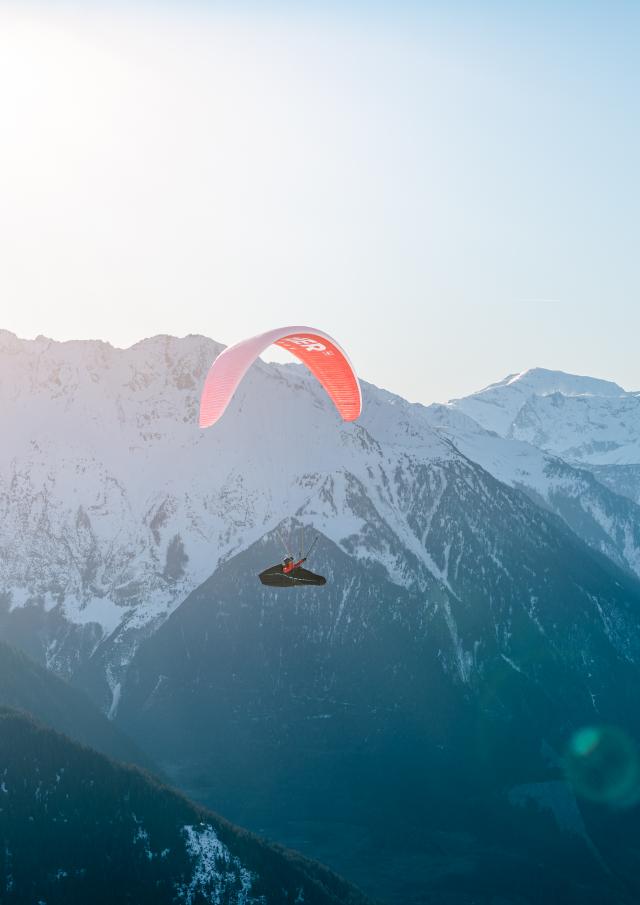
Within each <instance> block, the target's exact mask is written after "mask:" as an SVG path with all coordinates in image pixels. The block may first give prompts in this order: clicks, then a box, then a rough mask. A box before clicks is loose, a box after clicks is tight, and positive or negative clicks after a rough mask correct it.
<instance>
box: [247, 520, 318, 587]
mask: <svg viewBox="0 0 640 905" xmlns="http://www.w3.org/2000/svg"><path fill="white" fill-rule="evenodd" d="M278 534H279V535H280V541H281V542H282V546H283V547H284V548H285V550H286V551H288V547H287V545H286V544H285V542H284V541H283V540H282V535H281V534H280V531H279V530H278ZM317 542H318V538H317V537H316V538H315V540H314V542H313V543H312V544H311V546H310V547H309V549H308V550H307V552H306V554H304V556H303V555H302V550H303V549H304V528H301V549H300V554H301V556H300V559H298V560H295V559H294V558H293V556H291V554H290V553H289V552H287V554H286V556H285V558H284V560H283V561H282V562H281V563H279V564H278V565H277V566H270V567H269V568H268V569H265V570H264V572H261V573H260V575H259V578H260V581H261V582H262V584H265V585H269V586H271V587H276V588H293V587H296V586H297V587H300V586H304V585H316V586H320V585H323V584H326V583H327V579H326V578H324V577H323V576H322V575H316V574H315V573H314V572H309V570H308V569H303V568H302V564H303V563H305V562H306V561H307V559H308V557H309V555H310V553H311V551H312V550H313V548H314V547H315V545H316V543H317Z"/></svg>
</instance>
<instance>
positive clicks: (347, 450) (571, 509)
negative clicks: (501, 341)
mask: <svg viewBox="0 0 640 905" xmlns="http://www.w3.org/2000/svg"><path fill="white" fill-rule="evenodd" d="M220 348H221V347H220V346H219V345H217V344H215V343H213V342H211V341H210V340H207V339H204V338H203V337H187V338H186V339H183V340H178V339H175V338H171V337H155V338H154V339H151V340H147V341H145V342H143V343H140V344H138V345H137V346H134V347H133V348H131V349H128V350H117V349H113V348H112V347H110V346H108V345H105V344H102V343H65V344H58V343H53V342H51V341H50V340H46V339H43V338H40V339H38V340H36V341H34V342H23V341H20V340H17V339H16V338H15V337H13V336H11V335H10V334H6V333H4V334H3V333H0V403H1V405H2V410H3V417H4V418H5V423H6V425H7V433H6V437H7V441H6V443H3V445H2V447H1V448H0V509H1V511H2V515H3V517H2V519H1V520H0V637H2V638H5V639H8V640H11V641H13V642H14V643H15V644H16V645H18V646H21V647H23V648H24V649H26V650H28V651H29V652H30V653H31V655H32V656H33V657H35V658H36V659H38V660H40V661H41V662H43V663H45V664H47V665H49V666H51V667H52V668H53V669H55V670H56V671H57V672H59V673H61V674H62V675H64V676H67V677H68V678H70V679H71V681H73V682H74V683H77V684H81V685H82V687H83V688H84V689H86V690H87V691H88V692H89V693H90V694H91V695H92V696H93V698H94V700H95V701H96V702H98V704H99V705H100V706H101V707H102V709H103V710H104V711H105V712H106V713H108V714H109V715H110V716H111V717H112V718H113V719H115V720H116V722H120V723H121V724H122V725H123V726H124V727H125V728H127V729H128V730H129V731H130V732H131V733H132V734H133V735H134V736H135V738H136V739H137V741H138V743H139V744H141V745H143V746H145V747H148V750H149V751H150V753H151V754H152V756H154V757H155V758H156V759H157V760H158V761H160V762H161V764H162V766H163V768H164V769H165V770H166V771H167V772H169V773H170V774H171V776H172V777H173V778H174V779H175V781H177V782H179V783H180V785H181V786H182V787H183V788H186V789H188V790H190V791H191V792H192V793H193V794H194V795H197V796H198V797H199V798H200V799H201V800H204V801H206V802H207V803H209V804H212V805H214V806H215V807H216V808H220V809H221V810H224V811H225V812H227V813H229V815H230V816H233V817H234V818H235V819H238V820H241V821H246V822H248V823H249V824H251V826H252V827H255V828H261V829H266V830H267V831H269V832H271V833H272V834H273V835H274V836H276V837H277V838H279V839H281V840H284V841H288V842H290V843H291V844H293V845H295V847H298V848H300V847H301V848H303V849H305V850H306V851H309V852H313V853H315V854H316V855H318V856H320V857H326V859H327V860H328V861H330V863H331V864H332V865H334V866H336V867H337V868H338V869H341V870H342V871H346V872H347V873H348V874H349V875H350V876H351V877H353V878H355V879H356V880H358V881H359V882H360V883H362V884H363V885H365V884H366V886H367V889H368V890H369V891H371V892H372V893H380V894H381V895H382V894H384V896H385V897H386V898H387V899H388V900H389V901H394V902H403V903H407V902H415V903H418V902H421V901H423V900H425V901H429V896H440V897H441V899H440V900H441V901H443V902H444V901H446V902H451V903H458V902H459V903H465V905H466V903H471V902H473V901H475V899H474V898H473V896H474V895H476V894H477V893H478V892H482V893H483V894H486V895H493V894H495V895H498V894H503V893H504V897H505V900H506V901H514V902H516V901H525V902H530V901H537V900H535V899H532V898H531V897H530V895H529V893H528V892H527V891H526V890H527V889H529V888H533V887H534V886H536V884H538V886H539V888H540V890H541V893H540V894H541V896H543V897H544V896H546V900H547V901H549V900H553V897H554V896H556V899H557V900H562V901H566V902H574V901H575V902H578V901H579V902H591V901H593V902H596V901H597V902H601V901H607V900H611V899H610V898H609V899H607V897H610V896H611V895H612V894H613V893H614V892H615V895H617V896H619V898H618V899H614V901H618V900H619V901H626V899H625V896H627V895H628V891H629V890H628V887H629V884H631V888H632V892H633V891H634V890H635V887H634V886H633V883H634V882H635V881H633V880H632V879H630V878H631V877H632V872H631V871H630V867H629V866H630V865H631V864H632V863H633V859H634V858H635V857H636V854H637V853H634V851H633V847H632V846H631V843H630V842H629V841H628V840H626V841H625V840H624V839H622V840H618V845H617V849H616V851H618V852H619V854H615V853H614V852H613V849H612V847H611V840H612V839H614V838H617V837H616V834H615V833H614V832H613V831H612V828H611V826H610V825H609V824H607V820H606V819H605V815H603V814H602V813H601V812H598V811H597V809H596V811H595V812H593V811H592V810H588V809H586V808H585V806H584V805H580V806H579V805H578V804H576V801H575V799H574V798H573V796H572V793H571V791H570V789H568V787H567V786H566V785H565V784H564V781H563V771H562V757H563V752H564V749H565V746H566V744H567V742H568V739H569V737H570V735H571V733H572V731H573V730H574V729H577V728H579V727H580V726H582V725H588V724H592V723H614V724H615V725H618V726H622V727H624V728H625V730H626V731H627V732H629V733H630V734H631V735H634V734H638V730H639V727H638V725H637V721H638V717H637V706H636V703H635V697H634V689H635V688H637V686H638V679H639V678H640V677H639V676H638V664H639V658H640V632H639V630H638V629H639V625H638V620H639V614H640V583H639V581H638V575H640V507H639V506H638V503H637V500H636V498H635V496H634V491H633V488H634V486H635V484H634V480H635V477H634V475H635V472H634V471H633V470H634V469H635V468H636V463H640V454H639V455H637V458H636V459H634V458H633V457H634V455H635V453H634V452H633V450H634V449H636V451H637V446H636V447H634V444H635V443H636V440H635V437H636V434H635V433H634V430H635V428H634V426H633V425H634V424H635V422H634V420H633V419H634V418H635V415H634V412H635V409H634V408H633V406H634V405H635V404H636V400H637V397H636V396H634V394H628V393H625V391H624V390H622V389H621V388H620V387H617V386H616V385H615V384H610V383H608V382H606V381H597V380H592V379H591V378H579V377H573V376H572V375H565V374H561V373H560V372H546V371H532V372H526V373H525V374H523V375H516V376H514V377H510V378H507V379H506V380H505V381H502V382H501V383H500V384H496V385H494V386H493V387H490V388H487V390H486V391H482V392H481V393H479V394H475V396H474V397H468V399H467V400H457V401H456V402H454V403H451V404H450V405H448V406H433V407H429V408H425V407H423V406H419V405H411V404H409V403H407V402H405V401H404V400H402V399H399V398H398V397H396V396H393V395H392V394H390V393H387V392H385V391H383V390H380V389H378V388H376V387H373V386H370V385H365V387H364V412H363V417H362V419H360V421H359V422H357V423H355V424H343V423H341V422H340V421H339V419H338V417H337V415H336V413H335V412H334V410H333V409H332V407H331V405H330V403H329V401H328V399H327V398H326V396H325V394H324V392H323V391H322V389H321V388H320V387H319V386H318V385H317V384H316V383H315V382H314V381H313V379H312V378H311V377H310V376H309V375H308V374H307V372H306V371H305V370H304V369H303V368H302V367H301V366H295V365H292V366H276V365H266V364H264V363H261V362H260V363H258V364H257V365H256V366H254V368H253V369H252V370H251V372H250V373H249V374H248V376H247V378H246V380H245V382H244V383H243V384H242V386H241V388H240V390H239V391H238V393H237V394H236V397H235V399H234V401H233V403H232V405H231V407H230V409H229V410H228V411H227V413H226V414H225V416H224V418H223V419H222V420H221V422H220V423H219V425H216V428H215V429H213V430H211V431H208V432H200V431H199V430H198V429H197V426H196V425H197V406H198V397H199V389H200V386H201V383H202V380H203V378H204V375H205V373H206V370H207V368H208V367H209V365H210V362H211V359H212V358H213V357H214V356H215V355H216V354H217V353H218V351H219V350H220ZM476 397H477V398H476ZM560 397H561V399H560ZM554 400H555V401H554ZM561 406H562V407H564V410H565V411H566V412H567V413H573V414H571V416H570V417H569V416H568V415H567V416H566V417H565V422H564V427H563V429H562V430H563V431H564V433H562V431H560V429H559V428H557V418H558V417H559V416H557V411H558V410H559V409H560V407H561ZM623 409H624V412H623ZM605 410H606V412H608V415H607V417H608V420H607V418H606V417H605ZM534 411H535V418H534V414H533V413H534ZM585 411H586V412H591V413H592V414H591V415H589V416H588V417H587V416H585V417H583V418H582V421H580V420H579V418H578V413H579V412H585ZM527 412H529V414H527ZM487 413H488V414H487ZM554 413H556V414H554ZM525 415H526V418H525ZM553 418H556V421H554V420H553ZM622 419H624V423H623V420H622ZM596 422H597V424H596ZM592 423H593V431H594V434H593V436H594V437H595V436H596V434H597V443H598V444H602V443H617V444H618V447H617V449H618V451H619V453H620V458H619V460H617V459H615V458H606V457H605V458H604V459H602V458H600V459H598V456H597V455H596V453H595V452H594V450H595V447H594V448H593V449H592V450H591V452H589V439H588V432H589V429H588V425H589V424H592ZM571 425H573V427H572V428H571V429H570V426H571ZM579 425H582V426H583V427H584V428H585V429H584V433H583V434H580V437H579V438H577V433H578V426H579ZM585 425H586V426H585ZM602 425H604V427H602ZM607 425H608V427H607ZM572 431H573V433H572ZM612 431H613V433H614V434H615V437H613V434H612V437H613V439H611V438H609V434H610V433H611V432H612ZM608 432H609V433H608ZM605 435H606V436H605ZM594 442H595V441H594ZM536 443H538V444H540V445H539V446H538V445H535V444H536ZM554 444H555V445H554ZM576 450H578V452H576ZM571 451H573V452H571ZM623 451H624V455H623ZM609 452H610V453H611V455H612V456H613V452H612V450H611V449H610V450H609ZM565 453H566V455H567V458H566V459H565V458H563V455H564V454H565ZM570 453H571V454H570ZM621 469H623V470H624V473H623V471H621ZM634 500H636V501H634ZM302 527H304V528H305V530H306V535H307V538H308V539H309V540H310V539H311V538H312V537H314V536H315V535H316V534H319V536H320V539H319V541H318V544H317V546H316V548H315V550H314V553H313V563H312V564H311V565H312V568H313V569H314V571H319V572H321V573H322V574H325V575H326V576H327V578H328V584H327V585H326V587H325V588H321V589H318V590H312V591H308V592H307V593H305V594H303V595H301V594H298V593H296V592H293V593H292V592H280V593H277V592H275V591H273V590H269V589H265V588H263V587H262V586H261V585H259V583H258V582H257V580H256V574H257V573H258V572H259V571H261V569H262V568H264V567H265V566H267V565H270V564H271V563H273V562H276V561H277V560H278V559H279V558H280V557H281V556H282V552H283V550H282V546H283V541H284V545H285V546H286V545H287V543H288V539H289V537H290V536H292V537H293V538H294V539H297V537H298V535H299V533H300V530H301V528H302ZM311 530H313V534H311ZM292 543H295V544H297V540H294V541H293V542H292ZM629 819H631V818H629ZM320 827H324V830H322V829H320ZM634 832H635V830H634ZM363 834H364V837H366V838H364V840H363ZM630 846H631V847H630ZM382 849H384V850H385V857H384V858H381V857H380V851H381V850H382ZM403 859H404V860H403ZM406 859H409V860H410V861H411V863H410V864H409V863H408V862H407V860H406ZM616 859H617V860H616ZM540 861H544V862H545V863H547V864H548V865H549V870H548V871H547V873H546V875H545V878H543V880H544V882H543V880H541V879H540V871H539V867H538V865H539V863H540ZM614 861H615V870H613V868H612V867H611V865H612V864H613V862H614ZM603 864H604V865H605V867H604V868H603ZM612 870H613V873H614V874H615V876H616V877H618V878H619V877H621V876H622V877H623V878H624V879H623V881H621V882H622V886H621V887H620V888H621V890H622V891H621V892H620V890H619V889H618V887H617V886H616V885H615V883H613V881H612V879H611V876H612V874H611V871H612ZM607 871H609V873H608V872H607ZM401 877H402V878H404V879H402V880H401V879H399V878H401ZM616 882H617V881H616ZM541 883H542V885H540V884H541ZM612 883H613V885H612ZM527 884H528V885H527ZM545 884H546V885H545ZM625 884H627V885H625ZM614 887H615V888H614ZM425 890H426V891H427V892H426V893H425ZM500 891H501V892H500ZM560 894H561V895H562V897H563V898H560V899H558V896H559V895H560ZM420 896H424V897H425V898H424V899H421V898H420ZM445 896H449V898H445ZM631 900H632V899H631Z"/></svg>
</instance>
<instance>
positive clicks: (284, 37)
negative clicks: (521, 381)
mask: <svg viewBox="0 0 640 905" xmlns="http://www.w3.org/2000/svg"><path fill="white" fill-rule="evenodd" d="M639 60H640V4H638V3H618V2H616V0H609V2H606V3H604V2H603V3H591V2H589V0H582V2H569V0H566V2H563V0H556V2H553V3H551V2H546V0H539V2H537V3H531V2H526V0H525V2H517V0H512V2H497V0H475V2H465V0H460V2H432V3H430V2H422V3H415V2H414V3H412V2H403V0H395V2H393V3H390V2H384V0H378V2H365V0H361V2H356V0H343V2H341V3H337V2H336V3H331V2H313V0H307V2H298V3H291V2H284V0H283V2H269V0H262V2H260V3H249V2H242V0H237V2H235V3H227V2H222V0H220V2H205V0H201V2H189V0H180V2H171V0H164V2H156V3H151V2H147V3H145V2H135V0H129V2H127V3H125V2H111V3H107V2H99V0H94V2H91V0H85V2H84V3H82V4H77V3H70V2H57V0H48V2H43V3H35V2H31V0H19V2H12V0H0V327H1V328H4V329H8V330H11V331H13V332H15V333H17V334H18V335H20V336H23V337H35V336H37V335H38V334H44V335H46V336H51V337H53V338H55V339H70V338H100V339H105V340H108V341H110V342H112V343H113V344H114V345H117V346H128V345H131V344H132V343H134V342H136V341H138V340H139V339H142V338H144V337H146V336H150V335H154V334H157V333H171V334H175V335H180V336H182V335H185V334H188V333H202V334H206V335H208V336H211V337H213V338H214V339H216V340H218V341H220V342H224V343H233V342H236V341H238V340H239V339H241V338H243V337H245V336H247V335H252V334H254V333H258V332H261V331H263V330H266V329H268V328H271V327H274V326H281V325H286V324H308V325H311V326H317V327H320V328H322V329H324V330H325V331H326V332H328V333H330V334H332V335H333V336H335V338H336V339H337V340H338V341H339V342H340V343H341V344H342V345H343V346H344V347H345V348H346V349H347V350H348V352H349V354H350V357H351V359H352V361H353V362H354V364H355V365H356V367H357V369H358V371H359V373H360V374H361V376H362V377H363V378H364V379H366V380H369V381H371V382H373V383H376V384H377V385H379V386H383V387H385V388H387V389H389V390H392V391H393V392H396V393H399V394H401V395H403V396H405V397H406V398H408V399H410V400H412V401H419V402H425V403H429V402H431V401H434V400H435V401H446V400H447V399H449V398H454V397H456V396H460V395H464V394H466V393H469V392H472V391H474V390H476V389H479V388H480V387H482V386H484V385H486V384H488V383H490V382H492V381H495V380H498V379H500V378H502V377H504V376H505V375H506V374H509V373H514V372H519V371H522V370H525V369H526V368H529V367H536V366H539V367H549V368H555V369H561V370H565V371H572V372H575V373H581V374H590V375H593V376H598V377H605V378H610V379H613V380H616V381H618V382H619V383H621V384H622V385H623V386H625V387H626V388H627V389H632V390H633V389H640V355H638V337H639V336H640V254H639V253H638V236H639V235H640V229H639V227H640V223H639V222H638V220H639V211H640V180H639V178H638V161H639V160H640V118H639V117H638V110H637V104H638V102H637V98H638V95H639V92H640V62H639ZM273 357H274V358H277V356H276V355H274V356H273Z"/></svg>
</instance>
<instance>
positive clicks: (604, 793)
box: [565, 726, 640, 807]
mask: <svg viewBox="0 0 640 905" xmlns="http://www.w3.org/2000/svg"><path fill="white" fill-rule="evenodd" d="M565 770H566V775H567V779H568V780H569V782H570V783H571V785H572V786H573V788H574V790H575V792H576V794H578V795H580V796H582V797H583V798H587V799H589V800H590V801H597V802H601V803H604V804H610V805H612V806H616V807H626V806H629V805H631V804H635V803H636V802H637V801H638V798H639V793H640V761H639V758H638V749H637V747H636V745H635V743H634V742H633V741H632V740H631V739H630V738H629V736H628V735H627V734H626V733H625V732H623V730H622V729H619V728H617V727H615V726H585V727H583V728H582V729H579V730H578V731H577V732H575V733H574V734H573V736H572V737H571V739H570V741H569V746H568V749H567V752H566V756H565Z"/></svg>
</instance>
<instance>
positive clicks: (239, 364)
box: [200, 327, 362, 427]
mask: <svg viewBox="0 0 640 905" xmlns="http://www.w3.org/2000/svg"><path fill="white" fill-rule="evenodd" d="M271 345H276V346H280V347H281V348H282V349H287V351H289V352H291V354H292V355H295V356H296V358H298V359H299V360H300V361H302V362H304V364H305V365H306V366H307V367H308V368H309V370H310V371H311V373H312V374H313V375H314V376H315V377H316V378H317V379H318V381H319V382H320V383H321V384H322V386H323V387H324V388H325V390H326V391H327V393H328V394H329V396H330V397H331V399H332V400H333V403H334V405H335V407H336V408H337V410H338V412H339V413H340V415H341V416H342V418H343V419H344V420H345V421H355V419H356V418H357V417H358V416H359V415H360V412H361V410H362V393H361V392H360V384H359V382H358V378H357V376H356V372H355V371H354V369H353V365H352V364H351V362H350V361H349V359H348V357H347V355H346V353H345V352H344V351H343V350H342V349H341V348H340V346H339V345H338V343H337V342H336V341H335V340H334V339H332V338H331V337H330V336H328V335H327V334H326V333H323V332H322V331H321V330H316V329H315V328H313V327H280V328H279V329H277V330H269V331H268V332H267V333H261V334H260V335H259V336H252V337H251V338H250V339H244V340H242V342H239V343H236V345H235V346H229V348H228V349H225V350H224V352H221V353H220V355H218V357H217V358H216V360H215V361H214V363H213V364H212V365H211V368H210V369H209V373H208V374H207V379H206V380H205V384H204V388H203V390H202V397H201V399H200V427H211V425H212V424H215V423H216V421H218V419H219V418H221V417H222V415H223V414H224V411H225V409H226V408H227V406H228V405H229V403H230V401H231V399H232V397H233V394H234V393H235V391H236V389H237V387H238V385H239V383H240V381H241V380H242V378H243V377H244V375H245V374H246V373H247V371H248V370H249V368H250V366H251V365H252V364H253V362H254V361H255V360H256V358H257V357H258V356H259V355H260V354H261V353H262V352H264V350H265V349H266V348H268V347H269V346H271Z"/></svg>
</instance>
